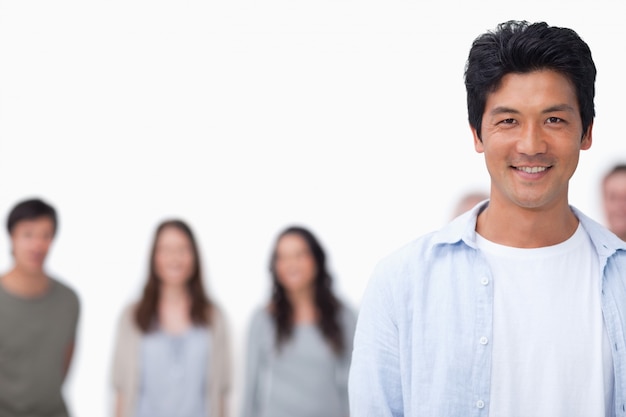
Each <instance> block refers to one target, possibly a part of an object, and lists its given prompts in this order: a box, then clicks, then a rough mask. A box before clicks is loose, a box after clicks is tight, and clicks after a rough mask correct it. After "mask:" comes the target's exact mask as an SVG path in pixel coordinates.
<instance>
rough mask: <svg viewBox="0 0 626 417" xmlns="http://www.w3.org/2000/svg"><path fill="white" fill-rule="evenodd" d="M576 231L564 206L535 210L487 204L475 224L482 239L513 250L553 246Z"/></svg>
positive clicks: (573, 219) (573, 222)
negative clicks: (514, 248) (513, 248)
mask: <svg viewBox="0 0 626 417" xmlns="http://www.w3.org/2000/svg"><path fill="white" fill-rule="evenodd" d="M577 227H578V219H577V218H576V216H575V215H574V213H573V212H572V210H571V209H570V207H569V205H568V204H567V202H565V203H564V204H560V205H556V206H554V207H550V208H547V209H542V210H534V209H527V208H523V207H519V206H514V207H508V206H507V207H504V206H502V205H500V204H498V202H497V201H490V202H489V205H488V206H487V208H486V209H485V210H484V211H483V212H482V213H480V215H479V216H478V220H477V221H476V232H477V233H478V234H480V235H481V236H482V237H484V238H485V239H487V240H490V241H492V242H495V243H498V244H501V245H506V246H512V247H516V248H540V247H545V246H552V245H556V244H558V243H561V242H564V241H566V240H567V239H569V238H570V237H571V236H572V235H573V234H574V232H575V231H576V228H577Z"/></svg>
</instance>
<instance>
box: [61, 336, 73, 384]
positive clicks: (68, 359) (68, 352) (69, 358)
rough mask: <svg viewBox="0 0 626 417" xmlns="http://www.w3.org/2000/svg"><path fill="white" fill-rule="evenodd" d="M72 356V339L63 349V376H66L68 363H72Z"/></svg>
mask: <svg viewBox="0 0 626 417" xmlns="http://www.w3.org/2000/svg"><path fill="white" fill-rule="evenodd" d="M73 357H74V341H72V342H70V344H69V345H68V346H67V348H66V349H65V358H64V360H63V378H65V377H66V376H67V373H68V371H69V370H70V365H71V364H72V358H73Z"/></svg>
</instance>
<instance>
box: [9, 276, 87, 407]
mask: <svg viewBox="0 0 626 417" xmlns="http://www.w3.org/2000/svg"><path fill="white" fill-rule="evenodd" d="M78 314H79V302H78V297H77V295H76V293H75V292H74V291H73V290H72V289H70V288H69V287H67V286H66V285H64V284H62V283H60V282H58V281H56V280H54V279H51V280H50V288H49V289H48V291H47V292H46V293H45V294H44V295H42V296H40V297H37V298H21V297H18V296H15V295H12V294H10V293H8V292H7V291H6V290H5V289H4V287H3V286H2V285H1V284H0V417H67V415H68V414H67V409H66V407H65V402H64V400H63V396H62V394H61V388H62V385H63V379H64V369H63V368H64V364H65V360H66V355H67V349H68V347H69V346H70V345H71V344H72V343H73V342H74V339H75V335H76V326H77V322H78Z"/></svg>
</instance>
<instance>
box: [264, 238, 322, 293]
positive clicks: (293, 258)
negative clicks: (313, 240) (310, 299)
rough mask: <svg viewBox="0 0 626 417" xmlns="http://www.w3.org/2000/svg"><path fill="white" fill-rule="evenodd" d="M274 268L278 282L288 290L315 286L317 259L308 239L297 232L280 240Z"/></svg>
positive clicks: (296, 290)
mask: <svg viewBox="0 0 626 417" xmlns="http://www.w3.org/2000/svg"><path fill="white" fill-rule="evenodd" d="M274 268H275V270H276V275H277V276H278V282H280V284H281V285H282V286H283V287H285V290H286V291H287V292H290V293H293V292H299V291H302V290H307V289H310V288H312V287H313V283H314V281H315V275H316V273H317V270H316V266H315V259H314V258H313V254H312V253H311V250H310V249H309V246H308V245H307V243H306V240H304V239H303V238H302V237H300V236H298V235H296V234H287V235H285V236H283V237H281V238H280V240H279V241H278V245H277V246H276V260H275V264H274Z"/></svg>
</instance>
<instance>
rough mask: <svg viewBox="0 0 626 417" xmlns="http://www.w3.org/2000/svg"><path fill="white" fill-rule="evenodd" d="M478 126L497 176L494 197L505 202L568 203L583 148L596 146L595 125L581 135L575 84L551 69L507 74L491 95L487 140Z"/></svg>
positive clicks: (532, 205)
mask: <svg viewBox="0 0 626 417" xmlns="http://www.w3.org/2000/svg"><path fill="white" fill-rule="evenodd" d="M472 131H473V134H474V146H475V148H476V151H477V152H479V153H484V154H485V162H486V165H487V170H488V171H489V175H490V176H491V202H492V204H494V205H495V204H498V205H500V206H502V207H514V206H517V207H522V208H526V209H532V210H543V209H549V208H551V207H556V206H558V205H559V204H563V203H566V204H567V192H568V183H569V179H570V178H571V176H572V175H573V174H574V171H575V170H576V166H577V165H578V157H579V153H580V150H581V149H589V147H590V146H591V126H590V127H589V129H588V131H587V132H586V134H585V136H584V138H583V139H582V141H581V137H583V131H582V121H581V118H580V111H579V108H578V101H577V99H576V92H575V89H574V86H573V85H572V84H571V83H570V81H569V80H568V79H567V78H566V77H565V76H563V75H561V74H559V73H557V72H555V71H550V70H541V71H534V72H531V73H526V74H514V73H511V74H507V75H505V76H504V77H503V78H502V81H501V84H500V86H499V88H498V89H497V90H496V91H494V92H492V93H490V94H489V95H488V96H487V101H486V105H485V111H484V113H483V119H482V141H481V140H480V139H479V138H478V135H477V132H476V130H475V129H472Z"/></svg>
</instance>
